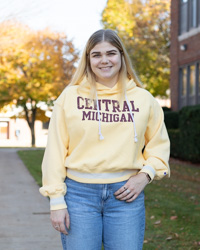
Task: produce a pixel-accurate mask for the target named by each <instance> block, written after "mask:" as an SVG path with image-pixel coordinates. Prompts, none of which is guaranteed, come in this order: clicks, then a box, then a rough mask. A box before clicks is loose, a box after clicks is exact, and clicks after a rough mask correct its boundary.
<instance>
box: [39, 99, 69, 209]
mask: <svg viewBox="0 0 200 250" xmlns="http://www.w3.org/2000/svg"><path fill="white" fill-rule="evenodd" d="M68 140H69V138H68V132H67V126H66V122H65V114H64V110H63V107H62V106H61V105H60V104H58V103H57V102H56V103H55V106H54V109H53V113H52V117H51V120H50V124H49V130H48V141H47V147H46V149H45V153H44V158H43V162H42V184H43V186H42V187H41V188H40V193H41V194H42V195H43V196H49V197H50V208H51V210H57V209H63V208H66V207H67V206H66V203H65V201H64V195H65V193H66V191H67V188H66V185H65V183H64V180H65V178H66V167H65V166H64V163H65V158H66V156H67V151H68Z"/></svg>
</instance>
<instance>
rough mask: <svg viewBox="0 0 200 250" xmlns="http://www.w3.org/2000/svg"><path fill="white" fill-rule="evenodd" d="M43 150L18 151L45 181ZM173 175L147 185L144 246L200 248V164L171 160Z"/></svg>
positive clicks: (34, 171) (152, 247)
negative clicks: (42, 167)
mask: <svg viewBox="0 0 200 250" xmlns="http://www.w3.org/2000/svg"><path fill="white" fill-rule="evenodd" d="M43 153H44V151H43V150H27V151H19V152H18V154H19V156H20V157H21V159H22V160H23V162H24V163H25V165H26V166H27V168H28V169H29V171H30V173H31V174H32V175H33V177H34V178H35V180H36V182H37V183H38V185H41V161H42V157H43ZM170 167H171V178H170V179H168V178H166V179H163V180H161V181H153V182H152V183H151V184H150V185H148V186H147V187H146V189H145V196H146V232H145V241H144V248H143V249H146V250H151V249H154V250H155V249H173V250H174V249H180V250H182V249H187V250H189V249H200V234H199V225H200V203H199V201H200V165H196V166H195V165H191V164H189V163H181V162H179V161H174V160H173V161H171V162H170Z"/></svg>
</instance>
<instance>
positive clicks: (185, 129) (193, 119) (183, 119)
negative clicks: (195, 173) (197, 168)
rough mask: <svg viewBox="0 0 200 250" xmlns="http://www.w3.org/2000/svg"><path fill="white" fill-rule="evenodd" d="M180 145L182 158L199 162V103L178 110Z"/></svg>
mask: <svg viewBox="0 0 200 250" xmlns="http://www.w3.org/2000/svg"><path fill="white" fill-rule="evenodd" d="M180 146H181V151H180V156H181V158H182V159H185V160H189V161H192V162H200V105H196V106H188V107H184V108H182V109H181V111H180Z"/></svg>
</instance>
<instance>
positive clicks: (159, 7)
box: [102, 0, 170, 96]
mask: <svg viewBox="0 0 200 250" xmlns="http://www.w3.org/2000/svg"><path fill="white" fill-rule="evenodd" d="M102 23H103V25H104V28H110V29H114V30H116V31H117V32H118V34H119V36H120V37H121V38H122V40H123V42H124V44H125V47H126V49H127V51H128V53H129V55H130V58H131V61H132V63H133V65H134V67H135V69H136V71H137V72H138V74H139V77H140V79H141V81H142V82H143V83H144V85H145V87H146V88H147V89H148V90H149V91H150V92H151V93H152V94H153V95H154V96H167V92H166V91H167V90H168V89H169V73H170V71H169V68H170V62H169V44H170V1H168V0H163V1H160V0H134V1H125V0H118V1H116V0H108V2H107V6H106V7H105V9H104V10H103V13H102Z"/></svg>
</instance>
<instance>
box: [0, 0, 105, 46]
mask: <svg viewBox="0 0 200 250" xmlns="http://www.w3.org/2000/svg"><path fill="white" fill-rule="evenodd" d="M106 3H107V0H0V22H2V21H4V20H9V19H12V18H16V19H17V20H19V21H21V22H23V23H25V24H27V25H28V26H29V27H31V28H33V29H35V30H41V29H44V28H46V27H49V28H51V29H52V30H54V31H59V32H64V33H65V34H66V35H67V37H68V39H70V40H71V39H72V40H73V44H74V45H75V47H76V49H78V50H79V51H82V50H83V48H84V46H85V44H86V42H87V40H88V38H89V37H90V35H91V34H92V33H93V32H95V31H96V30H98V29H101V28H102V25H101V22H100V21H101V13H102V11H103V9H104V7H105V6H106Z"/></svg>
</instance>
